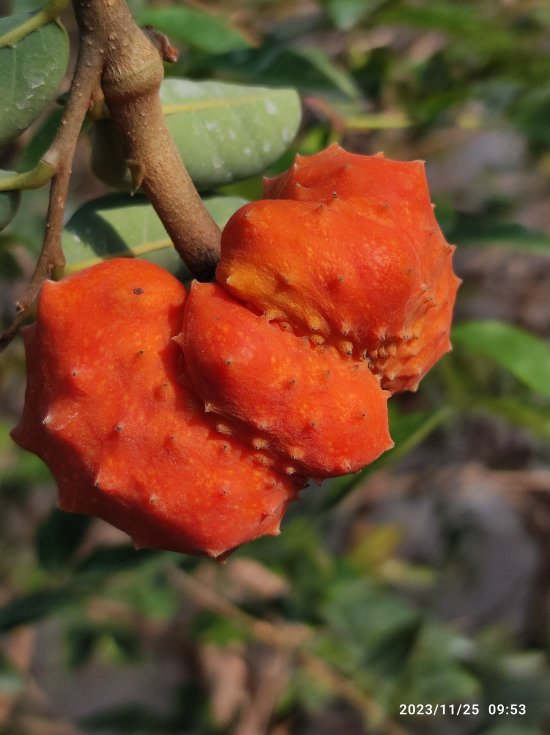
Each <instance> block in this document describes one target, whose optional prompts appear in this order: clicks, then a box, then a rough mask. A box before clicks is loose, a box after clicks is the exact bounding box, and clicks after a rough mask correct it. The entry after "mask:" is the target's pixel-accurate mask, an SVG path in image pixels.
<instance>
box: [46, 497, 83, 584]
mask: <svg viewBox="0 0 550 735" xmlns="http://www.w3.org/2000/svg"><path fill="white" fill-rule="evenodd" d="M90 523H91V518H90V517H89V516H84V515H80V514H78V513H64V512H63V511H61V510H58V509H57V508H54V509H53V510H52V511H51V513H50V515H49V516H48V518H47V519H46V520H45V521H44V522H43V523H42V524H41V526H40V527H39V528H38V532H37V536H36V545H37V552H38V561H39V562H40V564H41V566H42V567H44V569H47V570H50V571H55V570H57V569H60V568H62V567H63V566H65V565H66V564H67V563H68V562H69V561H70V560H71V558H72V556H73V554H74V552H75V551H76V550H77V549H78V547H79V546H80V544H81V542H82V539H83V538H84V535H85V533H86V531H87V530H88V528H89V526H90Z"/></svg>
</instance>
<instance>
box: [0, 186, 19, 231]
mask: <svg viewBox="0 0 550 735" xmlns="http://www.w3.org/2000/svg"><path fill="white" fill-rule="evenodd" d="M7 176H13V171H0V179H3V178H6V177H7ZM20 201H21V192H20V191H0V232H1V231H2V230H3V229H4V228H5V227H7V226H8V225H9V223H10V222H11V221H12V219H13V218H14V217H15V215H16V213H17V210H18V209H19V204H20Z"/></svg>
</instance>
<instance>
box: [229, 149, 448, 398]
mask: <svg viewBox="0 0 550 735" xmlns="http://www.w3.org/2000/svg"><path fill="white" fill-rule="evenodd" d="M265 194H266V197H269V198H267V199H264V200H262V201H259V202H252V203H251V204H249V205H247V206H246V207H243V208H242V209H240V210H239V211H238V212H236V213H235V214H234V215H233V217H232V218H231V220H230V221H229V222H228V224H227V225H226V227H225V230H224V232H223V237H222V255H221V260H220V263H219V265H218V270H217V280H218V282H219V283H220V284H221V285H222V286H223V287H224V288H226V289H227V290H228V291H229V293H231V294H232V295H234V296H235V297H237V298H238V299H240V300H242V301H244V302H246V303H248V304H249V305H251V306H252V307H253V308H254V309H255V310H257V311H259V312H260V313H264V314H265V315H266V316H267V318H268V319H269V320H284V321H288V322H290V323H291V324H292V325H293V327H294V328H295V329H296V330H297V331H298V332H299V333H301V334H306V335H313V336H314V337H315V340H316V341H317V342H319V341H321V340H324V341H325V342H327V343H329V344H331V345H335V346H336V347H338V348H339V349H340V350H341V351H342V352H344V353H347V354H350V355H353V356H354V357H356V358H364V359H365V360H366V361H367V364H368V365H369V366H370V368H371V369H372V370H373V372H374V373H375V374H377V375H379V376H380V378H381V383H382V387H384V388H386V389H387V390H389V391H391V392H397V391H402V390H414V389H415V388H416V387H417V385H418V382H419V380H420V379H421V378H422V376H423V375H424V374H425V373H426V372H427V371H428V370H429V369H430V367H431V366H432V365H433V364H434V363H435V362H436V361H437V360H438V359H439V358H440V357H441V355H443V354H444V353H445V352H447V351H448V350H449V349H450V343H449V331H450V322H451V315H452V309H453V304H454V300H455V294H456V290H457V288H458V284H459V280H458V279H457V278H456V276H455V275H454V274H453V271H452V263H451V259H452V252H453V249H454V248H453V247H452V246H450V245H449V244H448V243H447V242H446V241H445V239H444V237H443V235H442V234H441V231H440V229H439V227H438V226H437V223H436V220H435V217H434V214H433V209H432V205H431V202H430V197H429V192H428V187H427V182H426V177H425V172H424V166H423V164H422V163H421V162H419V161H416V162H412V163H400V162H397V161H389V160H387V159H385V158H383V157H380V156H359V155H355V154H351V153H348V152H346V151H344V150H343V149H341V148H340V147H339V146H331V147H330V148H329V149H327V150H326V151H323V152H322V153H319V154H316V155H314V156H309V157H300V156H299V157H298V158H297V160H296V163H295V164H294V166H293V168H292V169H290V171H288V172H287V173H285V174H282V175H281V176H279V177H277V178H276V179H271V180H268V181H267V182H266V184H265Z"/></svg>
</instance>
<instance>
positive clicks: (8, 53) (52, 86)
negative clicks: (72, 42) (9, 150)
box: [0, 13, 69, 145]
mask: <svg viewBox="0 0 550 735" xmlns="http://www.w3.org/2000/svg"><path fill="white" fill-rule="evenodd" d="M27 17H28V15H27V14H26V13H25V14H23V15H13V16H10V17H9V18H2V19H1V20H0V34H3V33H5V32H7V31H9V30H11V29H12V28H15V27H16V26H17V25H19V24H20V23H21V22H22V21H24V20H25V19H26V18H27ZM68 60H69V41H68V38H67V33H66V32H65V29H64V28H63V26H62V25H61V24H60V23H58V22H52V23H48V24H47V25H45V26H43V27H42V28H40V29H39V30H37V31H33V32H32V33H30V34H29V35H28V36H25V38H23V39H22V40H21V41H19V43H17V44H16V45H15V46H14V47H5V48H1V49H0V69H1V70H2V73H1V75H0V100H1V104H0V145H1V144H3V143H6V142H7V141H9V140H11V139H12V138H15V137H17V136H18V135H19V134H20V133H22V132H23V130H25V129H26V128H27V127H28V126H29V125H30V124H31V123H32V122H33V121H34V120H35V119H36V118H37V117H38V115H40V113H41V112H42V110H43V109H44V108H45V107H46V105H47V104H48V103H49V102H51V100H52V99H53V97H54V95H55V93H56V91H57V88H58V87H59V85H60V83H61V81H62V79H63V76H64V74H65V71H66V68H67V63H68Z"/></svg>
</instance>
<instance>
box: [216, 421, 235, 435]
mask: <svg viewBox="0 0 550 735" xmlns="http://www.w3.org/2000/svg"><path fill="white" fill-rule="evenodd" d="M216 431H217V432H219V433H220V434H225V436H231V435H232V434H233V429H232V428H231V427H230V426H228V425H227V424H222V423H219V424H216Z"/></svg>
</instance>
